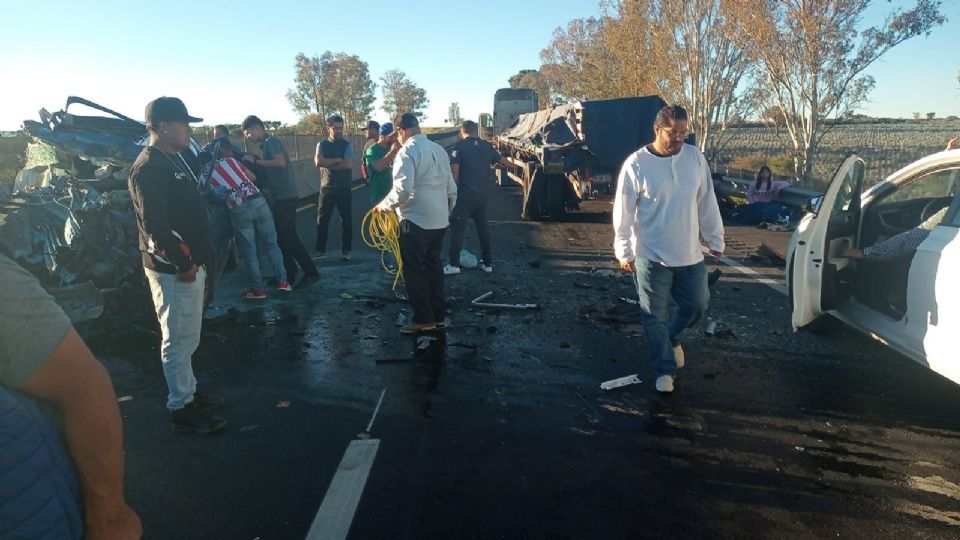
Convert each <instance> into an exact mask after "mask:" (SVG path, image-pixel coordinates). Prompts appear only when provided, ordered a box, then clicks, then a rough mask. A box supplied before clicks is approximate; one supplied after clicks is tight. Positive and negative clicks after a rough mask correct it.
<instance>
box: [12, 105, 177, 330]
mask: <svg viewBox="0 0 960 540" xmlns="http://www.w3.org/2000/svg"><path fill="white" fill-rule="evenodd" d="M75 104H79V105H85V106H87V107H90V108H93V109H95V110H97V111H100V112H101V113H106V114H107V115H109V116H80V115H75V114H71V113H68V112H67V109H68V108H69V107H70V106H71V105H75ZM24 131H26V132H27V133H28V134H30V135H31V136H32V137H33V139H32V141H31V142H30V143H29V144H28V145H27V151H26V159H25V165H24V168H23V170H21V171H20V172H19V173H18V174H17V177H16V180H15V182H14V185H13V192H12V193H10V194H6V193H2V194H0V250H2V251H3V252H4V253H6V254H7V255H9V256H10V257H12V258H13V259H14V260H16V261H17V262H18V263H19V264H20V265H21V266H23V267H24V268H26V269H27V270H29V271H30V272H31V273H33V274H34V275H35V276H37V278H38V279H39V280H40V282H41V283H42V284H43V285H44V286H45V287H46V288H47V289H48V290H49V291H50V293H51V294H52V295H53V296H54V298H56V299H57V301H58V303H60V305H61V306H62V307H63V308H64V309H65V310H66V311H67V314H68V315H69V316H70V318H71V319H72V320H73V321H74V322H79V321H83V320H89V319H94V318H97V317H99V316H100V315H101V314H102V313H103V311H104V309H105V306H106V305H109V306H111V308H112V307H113V306H114V305H116V306H117V307H118V308H119V309H121V310H123V309H128V308H130V307H131V306H132V305H134V304H136V300H135V299H136V298H138V297H141V298H143V297H144V295H145V294H146V289H145V284H144V278H143V274H142V272H140V271H139V269H140V267H141V259H140V252H139V249H138V246H137V223H136V218H135V216H134V213H133V206H132V203H131V200H130V195H129V193H128V192H127V176H128V173H129V167H130V165H132V163H133V161H134V160H135V159H136V157H137V155H138V154H139V153H140V149H141V148H142V146H143V145H144V144H146V141H147V132H146V128H145V126H144V124H143V123H142V122H138V121H136V120H133V119H131V118H128V117H126V116H123V115H122V114H119V113H117V112H114V111H111V110H110V109H107V108H105V107H103V106H100V105H97V104H96V103H93V102H91V101H88V100H85V99H83V98H78V97H70V98H68V99H67V104H66V107H64V110H62V111H58V112H56V113H53V114H51V113H49V112H47V111H46V110H41V111H40V121H39V122H36V121H31V120H27V121H24ZM194 151H195V150H194ZM118 293H122V294H118ZM127 293H130V294H127ZM146 298H148V297H146ZM138 307H141V306H138Z"/></svg>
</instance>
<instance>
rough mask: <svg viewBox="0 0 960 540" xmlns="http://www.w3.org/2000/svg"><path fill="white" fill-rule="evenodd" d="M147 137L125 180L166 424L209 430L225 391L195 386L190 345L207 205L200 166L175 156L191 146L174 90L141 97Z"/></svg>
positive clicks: (197, 315) (195, 328) (196, 333)
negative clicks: (155, 337) (152, 311)
mask: <svg viewBox="0 0 960 540" xmlns="http://www.w3.org/2000/svg"><path fill="white" fill-rule="evenodd" d="M146 120H147V130H148V131H149V132H150V143H149V145H148V146H146V147H145V148H144V149H143V151H142V152H140V155H139V156H137V159H136V160H135V161H134V162H133V166H131V167H130V179H129V180H128V188H129V190H130V197H131V199H132V201H133V209H134V213H135V214H136V216H137V229H138V232H139V237H140V239H139V243H140V251H141V253H142V255H143V270H144V273H145V274H146V277H147V282H148V283H149V285H150V292H151V294H152V296H153V304H154V307H155V308H156V312H157V320H158V321H159V322H160V333H161V346H160V359H161V361H162V362H163V375H164V377H165V378H166V380H167V390H168V394H167V409H168V410H169V411H170V423H171V427H173V428H174V429H176V430H178V431H183V432H187V433H213V432H215V431H219V430H221V429H223V428H224V427H225V426H226V424H227V423H226V421H224V420H223V419H222V418H218V417H216V416H213V415H211V414H210V411H211V410H213V409H216V408H219V407H222V406H223V398H220V397H217V396H213V395H210V394H204V393H201V392H197V379H196V377H194V374H193V353H194V352H195V351H196V350H197V346H198V345H199V344H200V326H201V324H202V322H203V297H204V282H205V281H206V274H207V271H206V265H207V264H209V263H210V262H212V259H213V253H212V251H213V250H212V249H211V247H210V225H209V223H208V221H207V207H206V203H204V201H203V197H202V196H201V194H200V176H199V174H198V173H199V171H194V170H193V169H191V168H190V167H189V166H188V165H187V163H186V161H185V160H184V159H183V158H182V157H181V156H180V152H182V151H184V150H186V149H187V148H189V147H190V134H191V133H192V132H193V130H192V129H191V128H190V124H189V123H190V122H200V121H201V119H200V118H194V117H192V116H190V115H189V114H187V108H186V106H185V105H184V104H183V102H182V101H180V100H179V99H177V98H171V97H161V98H157V99H155V100H153V101H151V102H150V103H148V104H147V107H146Z"/></svg>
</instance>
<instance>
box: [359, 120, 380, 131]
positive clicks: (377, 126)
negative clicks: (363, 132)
mask: <svg viewBox="0 0 960 540" xmlns="http://www.w3.org/2000/svg"><path fill="white" fill-rule="evenodd" d="M363 129H380V122H377V121H376V120H370V121H368V122H367V125H366V127H364V128H363Z"/></svg>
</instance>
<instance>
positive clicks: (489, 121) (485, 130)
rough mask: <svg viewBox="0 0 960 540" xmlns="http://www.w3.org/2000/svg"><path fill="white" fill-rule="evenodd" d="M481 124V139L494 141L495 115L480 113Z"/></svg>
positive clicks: (479, 123)
mask: <svg viewBox="0 0 960 540" xmlns="http://www.w3.org/2000/svg"><path fill="white" fill-rule="evenodd" d="M479 120H480V121H479V122H477V124H478V125H479V126H480V138H481V139H483V140H485V141H491V140H493V115H492V114H490V113H480V118H479Z"/></svg>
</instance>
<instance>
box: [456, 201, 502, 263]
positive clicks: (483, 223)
mask: <svg viewBox="0 0 960 540" xmlns="http://www.w3.org/2000/svg"><path fill="white" fill-rule="evenodd" d="M471 218H473V223H474V225H476V227H477V236H478V237H480V250H481V253H483V264H486V265H487V266H490V265H492V264H493V253H492V251H491V250H490V225H489V224H488V223H487V198H486V197H485V196H475V195H468V196H465V197H462V198H457V205H456V206H455V207H454V208H453V212H452V213H451V214H450V264H451V265H453V266H460V250H461V249H463V240H464V238H465V237H466V236H467V225H469V224H470V219H471Z"/></svg>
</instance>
